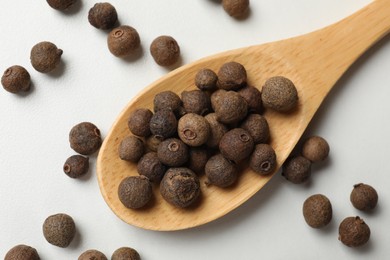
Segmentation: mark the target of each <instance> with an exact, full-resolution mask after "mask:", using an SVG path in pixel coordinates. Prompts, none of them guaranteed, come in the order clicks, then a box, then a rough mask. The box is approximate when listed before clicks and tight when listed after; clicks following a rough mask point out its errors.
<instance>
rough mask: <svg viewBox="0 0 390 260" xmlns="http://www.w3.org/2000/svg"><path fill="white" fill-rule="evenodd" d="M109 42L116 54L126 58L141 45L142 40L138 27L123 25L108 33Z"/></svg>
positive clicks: (111, 49) (111, 50)
mask: <svg viewBox="0 0 390 260" xmlns="http://www.w3.org/2000/svg"><path fill="white" fill-rule="evenodd" d="M107 44H108V49H109V50H110V52H111V53H112V54H113V55H114V56H116V57H119V58H124V57H126V56H129V55H130V54H132V53H134V51H135V50H136V49H137V48H138V47H139V46H140V44H141V40H140V37H139V34H138V32H137V30H136V29H134V28H133V27H131V26H128V25H121V26H119V27H117V28H115V29H113V30H112V31H111V32H110V33H109V34H108V36H107Z"/></svg>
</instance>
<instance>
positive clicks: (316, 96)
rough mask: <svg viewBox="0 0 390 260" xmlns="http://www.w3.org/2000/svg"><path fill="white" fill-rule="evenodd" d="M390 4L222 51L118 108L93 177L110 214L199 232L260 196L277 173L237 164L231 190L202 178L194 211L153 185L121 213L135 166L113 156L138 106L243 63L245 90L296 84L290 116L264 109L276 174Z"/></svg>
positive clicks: (384, 22) (383, 22) (379, 32)
mask: <svg viewBox="0 0 390 260" xmlns="http://www.w3.org/2000/svg"><path fill="white" fill-rule="evenodd" d="M389 13H390V0H376V1H374V2H372V3H371V4H369V5H368V6H366V7H364V8H363V9H361V10H359V11H358V12H356V13H355V14H353V15H351V16H349V17H347V18H345V19H344V20H342V21H340V22H338V23H335V24H333V25H331V26H328V27H325V28H323V29H321V30H318V31H315V32H312V33H309V34H305V35H302V36H298V37H294V38H290V39H287V40H282V41H277V42H272V43H266V44H262V45H256V46H251V47H246V48H241V49H237V50H231V51H227V52H223V53H220V54H217V55H214V56H210V57H207V58H204V59H201V60H199V61H196V62H194V63H191V64H188V65H185V66H183V67H180V68H178V69H176V70H174V71H172V72H171V73H169V74H167V75H166V76H164V77H162V78H161V79H159V80H157V81H156V82H154V83H152V84H151V85H150V86H149V87H147V88H145V89H144V90H143V91H142V92H141V93H139V94H138V95H137V96H136V97H134V98H133V100H131V101H130V103H129V104H128V105H127V106H126V107H125V108H124V109H123V111H122V112H121V113H120V115H119V116H118V118H117V119H116V121H115V122H114V124H113V126H112V128H111V130H110V132H109V133H108V135H107V137H106V138H105V140H104V142H103V145H102V147H101V149H100V152H99V155H98V161H97V177H98V182H99V186H100V190H101V193H102V195H103V198H104V199H105V201H106V203H107V204H108V205H109V207H110V208H111V209H112V211H113V212H114V213H115V214H116V215H117V216H118V217H119V218H121V219H122V220H123V221H125V222H127V223H129V224H131V225H134V226H138V227H141V228H144V229H150V230H160V231H171V230H180V229H186V228H191V227H195V226H199V225H202V224H205V223H208V222H210V221H213V220H215V219H217V218H219V217H222V216H224V215H225V214H227V213H228V212H230V211H232V210H233V209H235V208H237V207H238V206H240V205H241V204H242V203H244V202H245V201H247V200H248V199H249V198H250V197H252V196H253V195H254V194H255V193H256V192H258V191H259V190H260V189H261V188H262V187H263V186H264V185H265V184H266V183H267V182H268V181H269V180H270V178H271V177H272V176H273V175H274V174H275V172H277V170H275V172H274V173H273V174H270V175H267V176H260V175H258V174H256V173H254V172H253V171H251V170H250V169H249V168H248V167H247V166H245V165H244V166H243V167H242V168H243V169H242V171H241V173H240V176H239V180H238V182H237V183H236V184H235V185H234V186H233V187H229V188H225V189H222V188H218V187H215V186H212V185H210V186H206V185H205V184H204V183H205V177H204V176H201V177H200V182H201V190H202V196H201V198H200V200H199V201H198V202H197V203H196V205H193V206H191V207H190V208H186V209H181V208H177V207H174V206H172V205H170V204H169V203H167V202H166V201H165V200H164V199H163V198H162V196H161V195H160V192H159V188H158V185H154V198H153V201H152V202H151V203H149V204H148V205H147V206H146V207H145V208H142V209H137V210H132V209H128V208H126V207H125V206H124V205H122V203H121V202H120V200H119V198H118V194H117V193H118V186H119V183H120V182H121V181H122V179H124V178H125V177H127V176H132V175H138V173H137V166H136V164H133V163H129V162H126V161H123V160H121V159H120V158H119V156H118V146H119V144H120V142H121V140H122V139H123V138H124V137H126V136H128V135H130V131H129V129H128V127H127V120H128V117H129V115H130V114H131V113H132V112H133V111H134V110H135V109H137V108H149V109H151V110H152V108H153V107H152V106H153V98H154V96H155V95H156V94H157V93H159V92H161V91H166V90H171V91H173V92H175V93H177V94H179V95H180V93H181V92H182V91H184V90H192V89H195V85H194V78H195V75H196V73H197V72H198V71H199V70H200V69H202V68H210V69H212V70H214V71H218V69H219V68H220V66H221V65H222V64H224V63H225V62H229V61H236V62H239V63H241V64H243V65H244V67H245V68H246V69H247V74H248V85H251V86H255V87H258V88H259V89H260V90H261V86H262V85H263V84H264V82H265V81H266V80H267V79H268V78H270V77H272V76H284V77H287V78H289V79H290V80H291V81H292V82H294V84H295V86H296V87H297V90H298V95H299V102H298V105H297V107H296V109H294V110H293V111H291V112H290V113H278V112H274V111H271V110H266V111H265V113H264V116H265V117H266V118H267V121H268V123H269V126H270V135H271V142H270V144H271V146H272V147H273V148H274V149H275V152H276V155H277V167H276V168H277V169H279V168H280V167H281V165H282V164H283V162H284V161H285V159H286V158H287V157H288V155H289V154H290V153H291V151H292V149H293V148H294V146H295V145H296V143H297V142H298V140H299V139H300V137H301V135H302V133H303V132H304V130H305V129H306V127H307V126H308V124H309V122H310V120H311V119H312V117H313V116H314V114H315V112H316V111H317V109H318V107H319V106H320V104H321V102H322V101H323V100H324V98H325V97H326V95H327V94H328V92H329V91H330V90H331V88H332V87H333V86H334V84H335V83H336V82H337V80H338V79H339V78H340V77H341V76H342V75H343V73H344V72H345V71H346V70H347V69H348V68H349V67H350V66H351V64H352V63H353V62H354V61H355V60H356V59H357V58H358V57H359V56H361V54H362V53H364V52H365V51H366V50H367V49H368V48H369V47H370V46H372V45H373V44H374V43H375V42H376V41H378V40H379V39H381V38H382V37H384V36H385V35H386V34H387V33H388V32H389V30H390V17H389V15H388V14H389Z"/></svg>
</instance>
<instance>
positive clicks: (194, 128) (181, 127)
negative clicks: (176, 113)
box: [177, 113, 210, 146]
mask: <svg viewBox="0 0 390 260" xmlns="http://www.w3.org/2000/svg"><path fill="white" fill-rule="evenodd" d="M177 132H178V134H179V137H180V139H181V140H182V141H183V142H184V143H185V144H187V145H189V146H201V145H202V144H205V143H206V142H207V140H208V138H209V135H210V126H209V123H208V122H207V120H206V119H205V118H204V117H203V116H200V115H198V114H194V113H189V114H185V115H184V116H182V117H181V118H180V119H179V122H178V125H177Z"/></svg>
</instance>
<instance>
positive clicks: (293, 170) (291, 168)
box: [282, 156, 311, 184]
mask: <svg viewBox="0 0 390 260" xmlns="http://www.w3.org/2000/svg"><path fill="white" fill-rule="evenodd" d="M282 168H283V171H282V175H283V176H284V177H285V178H286V180H288V181H290V182H292V183H294V184H301V183H304V182H306V181H307V180H309V178H310V176H311V162H310V161H309V160H308V159H306V158H305V157H303V156H292V157H290V158H288V159H287V160H286V161H285V162H284V164H283V167H282Z"/></svg>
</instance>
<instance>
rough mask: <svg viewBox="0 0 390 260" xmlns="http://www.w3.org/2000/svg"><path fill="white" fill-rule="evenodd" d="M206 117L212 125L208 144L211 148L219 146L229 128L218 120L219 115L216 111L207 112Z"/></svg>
mask: <svg viewBox="0 0 390 260" xmlns="http://www.w3.org/2000/svg"><path fill="white" fill-rule="evenodd" d="M204 118H205V119H206V120H207V122H208V123H209V126H210V134H209V139H208V140H207V142H206V145H207V146H208V147H211V148H217V147H218V146H219V142H220V141H221V139H222V136H224V135H225V134H226V133H227V132H228V131H229V129H228V128H227V126H225V125H224V124H222V123H220V122H218V120H217V115H216V114H215V113H210V114H207V115H206V116H205V117H204Z"/></svg>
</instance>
